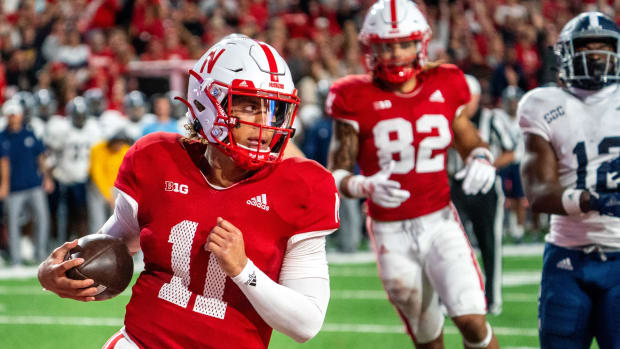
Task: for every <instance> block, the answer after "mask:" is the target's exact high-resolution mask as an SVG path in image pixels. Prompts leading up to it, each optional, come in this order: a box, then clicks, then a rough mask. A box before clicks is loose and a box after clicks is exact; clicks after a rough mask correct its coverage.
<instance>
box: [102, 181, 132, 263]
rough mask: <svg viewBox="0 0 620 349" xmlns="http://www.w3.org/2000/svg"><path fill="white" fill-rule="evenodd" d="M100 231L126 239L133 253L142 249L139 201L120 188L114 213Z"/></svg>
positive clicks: (130, 251)
mask: <svg viewBox="0 0 620 349" xmlns="http://www.w3.org/2000/svg"><path fill="white" fill-rule="evenodd" d="M116 190H118V189H116ZM99 233H100V234H107V235H110V236H113V237H115V238H119V239H121V240H123V241H125V244H127V248H128V249H129V253H131V254H132V255H133V254H134V253H136V252H138V251H139V250H140V225H139V224H138V203H137V202H136V200H134V199H133V198H132V197H131V196H129V195H128V194H126V193H124V192H123V191H121V190H118V195H117V196H116V201H115V202H114V213H112V216H110V218H108V220H107V222H105V224H104V225H103V227H101V229H99Z"/></svg>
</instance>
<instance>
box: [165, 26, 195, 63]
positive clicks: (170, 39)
mask: <svg viewBox="0 0 620 349" xmlns="http://www.w3.org/2000/svg"><path fill="white" fill-rule="evenodd" d="M163 56H164V59H167V60H170V59H189V51H187V48H185V46H183V45H182V44H181V41H180V39H179V33H178V31H177V30H176V29H173V28H169V29H167V30H166V39H165V47H164V52H163Z"/></svg>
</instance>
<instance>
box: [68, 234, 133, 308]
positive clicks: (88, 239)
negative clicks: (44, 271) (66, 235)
mask: <svg viewBox="0 0 620 349" xmlns="http://www.w3.org/2000/svg"><path fill="white" fill-rule="evenodd" d="M73 258H83V259H84V263H82V264H80V265H78V266H77V267H74V268H71V269H69V270H67V273H66V275H67V277H69V278H70V279H74V280H84V279H93V280H94V281H95V283H94V284H93V286H94V287H96V288H97V289H98V293H97V295H96V296H95V299H96V300H99V301H100V300H105V299H109V298H112V297H114V296H116V295H118V294H119V293H121V292H123V291H124V290H125V288H127V286H128V285H129V282H131V277H132V275H133V258H132V257H131V255H130V254H129V250H127V246H126V245H125V243H124V242H123V241H121V240H119V239H116V238H113V237H111V236H109V235H105V234H92V235H87V236H84V237H82V238H80V239H79V240H78V245H77V246H76V247H75V248H73V249H72V250H71V251H69V253H67V255H66V256H65V260H69V259H73Z"/></svg>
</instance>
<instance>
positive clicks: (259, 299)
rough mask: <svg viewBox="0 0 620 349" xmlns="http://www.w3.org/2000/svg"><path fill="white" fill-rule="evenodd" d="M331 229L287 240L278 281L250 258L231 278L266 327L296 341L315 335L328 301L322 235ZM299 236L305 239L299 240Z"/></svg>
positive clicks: (325, 259) (321, 322) (327, 275)
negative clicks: (237, 273)
mask: <svg viewBox="0 0 620 349" xmlns="http://www.w3.org/2000/svg"><path fill="white" fill-rule="evenodd" d="M330 232H331V231H328V232H311V233H306V234H307V235H306V234H299V235H295V236H294V237H292V238H291V239H289V242H288V244H287V249H286V254H285V256H284V261H283V262H282V269H281V272H280V283H279V284H278V283H276V282H275V281H273V280H271V279H270V278H269V277H268V276H267V275H266V274H265V273H263V272H262V271H261V270H260V269H258V268H257V267H256V266H255V265H254V263H252V261H251V260H248V264H247V265H246V266H245V268H244V269H243V271H242V272H241V273H240V274H239V275H237V276H235V277H234V278H232V280H233V281H234V282H235V283H236V284H237V286H239V288H240V289H241V291H242V292H243V293H244V294H245V296H246V297H247V298H248V300H249V301H250V303H252V306H254V309H256V311H257V312H258V314H259V315H260V316H261V318H262V319H263V320H265V322H266V323H267V324H268V325H269V326H271V327H272V328H273V329H275V330H277V331H280V332H282V333H284V334H285V335H287V336H289V337H291V338H293V339H294V340H295V341H297V342H306V341H308V340H309V339H311V338H312V337H314V336H315V335H316V334H317V333H318V332H319V330H320V329H321V326H322V325H323V320H324V319H325V312H326V311H327V303H328V302H329V274H328V270H327V256H326V253H325V235H326V234H328V233H330ZM300 235H305V236H306V238H305V239H302V240H299V238H300Z"/></svg>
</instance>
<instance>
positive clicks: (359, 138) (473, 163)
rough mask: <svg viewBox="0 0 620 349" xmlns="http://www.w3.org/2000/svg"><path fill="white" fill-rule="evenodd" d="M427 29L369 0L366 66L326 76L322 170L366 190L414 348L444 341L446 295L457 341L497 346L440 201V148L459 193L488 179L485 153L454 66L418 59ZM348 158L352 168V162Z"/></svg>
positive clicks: (383, 268)
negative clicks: (356, 171)
mask: <svg viewBox="0 0 620 349" xmlns="http://www.w3.org/2000/svg"><path fill="white" fill-rule="evenodd" d="M430 36H431V33H430V28H429V26H428V24H427V23H426V20H425V19H424V17H423V16H422V14H421V13H420V11H419V10H418V8H417V7H416V6H415V5H414V4H413V3H412V2H411V1H408V0H380V1H378V2H377V3H375V4H374V5H373V6H372V7H371V8H370V10H369V12H368V14H367V15H366V18H365V21H364V24H363V27H362V30H361V32H360V35H359V38H360V41H361V43H362V46H363V48H364V49H365V53H366V63H367V66H368V68H369V70H370V72H371V73H370V74H367V75H356V76H348V77H345V78H343V79H341V80H338V81H336V82H335V83H334V84H333V86H332V87H331V90H330V94H329V95H328V97H327V101H326V109H327V112H328V113H329V114H330V115H332V117H333V118H334V119H335V124H334V138H333V144H332V147H331V150H332V151H331V154H330V169H331V170H332V171H333V175H334V178H335V181H336V186H337V187H338V188H339V190H340V192H341V193H342V194H343V195H346V196H348V197H353V198H369V199H370V200H368V209H369V221H368V230H369V232H370V235H371V239H372V244H373V247H374V249H375V252H376V254H377V265H378V268H379V274H380V277H381V281H382V282H383V286H384V288H385V290H386V292H387V294H388V297H389V299H390V301H391V302H392V304H394V306H395V307H396V309H397V311H398V313H399V315H400V316H401V318H402V319H403V321H404V323H405V325H406V327H407V331H408V333H409V334H410V335H411V337H412V339H413V341H414V343H415V346H416V348H443V337H442V328H443V323H444V315H443V314H442V311H441V307H440V304H443V305H445V307H446V309H447V312H448V315H449V316H450V317H451V318H452V319H453V320H454V323H455V324H456V325H457V327H458V328H459V330H460V331H461V334H462V335H463V342H464V345H465V347H466V348H497V347H499V345H498V343H497V339H496V338H495V336H494V335H493V331H492V329H491V327H490V326H489V324H488V323H487V322H486V319H485V313H486V303H485V297H484V286H483V285H484V284H483V282H482V280H481V276H480V270H479V267H478V264H477V262H476V259H475V255H474V253H473V251H472V249H471V247H470V245H469V242H468V240H467V237H466V235H465V233H464V230H463V228H462V226H461V224H460V222H459V221H458V218H457V217H458V216H457V213H456V211H455V209H454V207H453V206H452V204H451V203H450V192H449V191H450V189H449V184H448V176H447V173H446V169H445V166H446V150H447V148H448V147H449V146H450V145H451V143H452V142H453V140H454V144H455V146H456V148H457V150H458V151H459V152H460V154H461V156H462V157H463V158H464V159H467V166H466V168H465V169H464V171H463V172H462V173H460V174H459V176H463V177H464V178H465V179H464V183H463V186H464V191H465V192H466V193H468V194H476V193H478V192H486V191H488V190H489V189H490V188H491V186H492V185H493V182H494V180H495V168H493V166H491V165H490V163H492V159H491V154H490V153H489V151H488V149H487V148H486V145H485V144H484V143H483V142H482V141H481V139H480V137H479V136H478V133H477V131H476V129H475V128H474V127H473V125H472V124H471V122H470V121H469V119H468V118H467V117H464V116H460V115H459V114H460V113H461V111H462V110H463V106H464V105H465V104H467V102H468V101H469V98H470V95H469V89H468V87H467V84H466V81H465V78H464V76H463V73H462V72H461V71H460V70H459V69H458V68H457V67H455V66H452V65H438V64H433V65H430V64H426V65H425V60H426V50H427V45H428V42H429V39H430ZM355 162H358V163H359V166H360V169H361V173H362V174H361V175H353V174H352V173H351V171H352V170H353V166H354V164H355Z"/></svg>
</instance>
